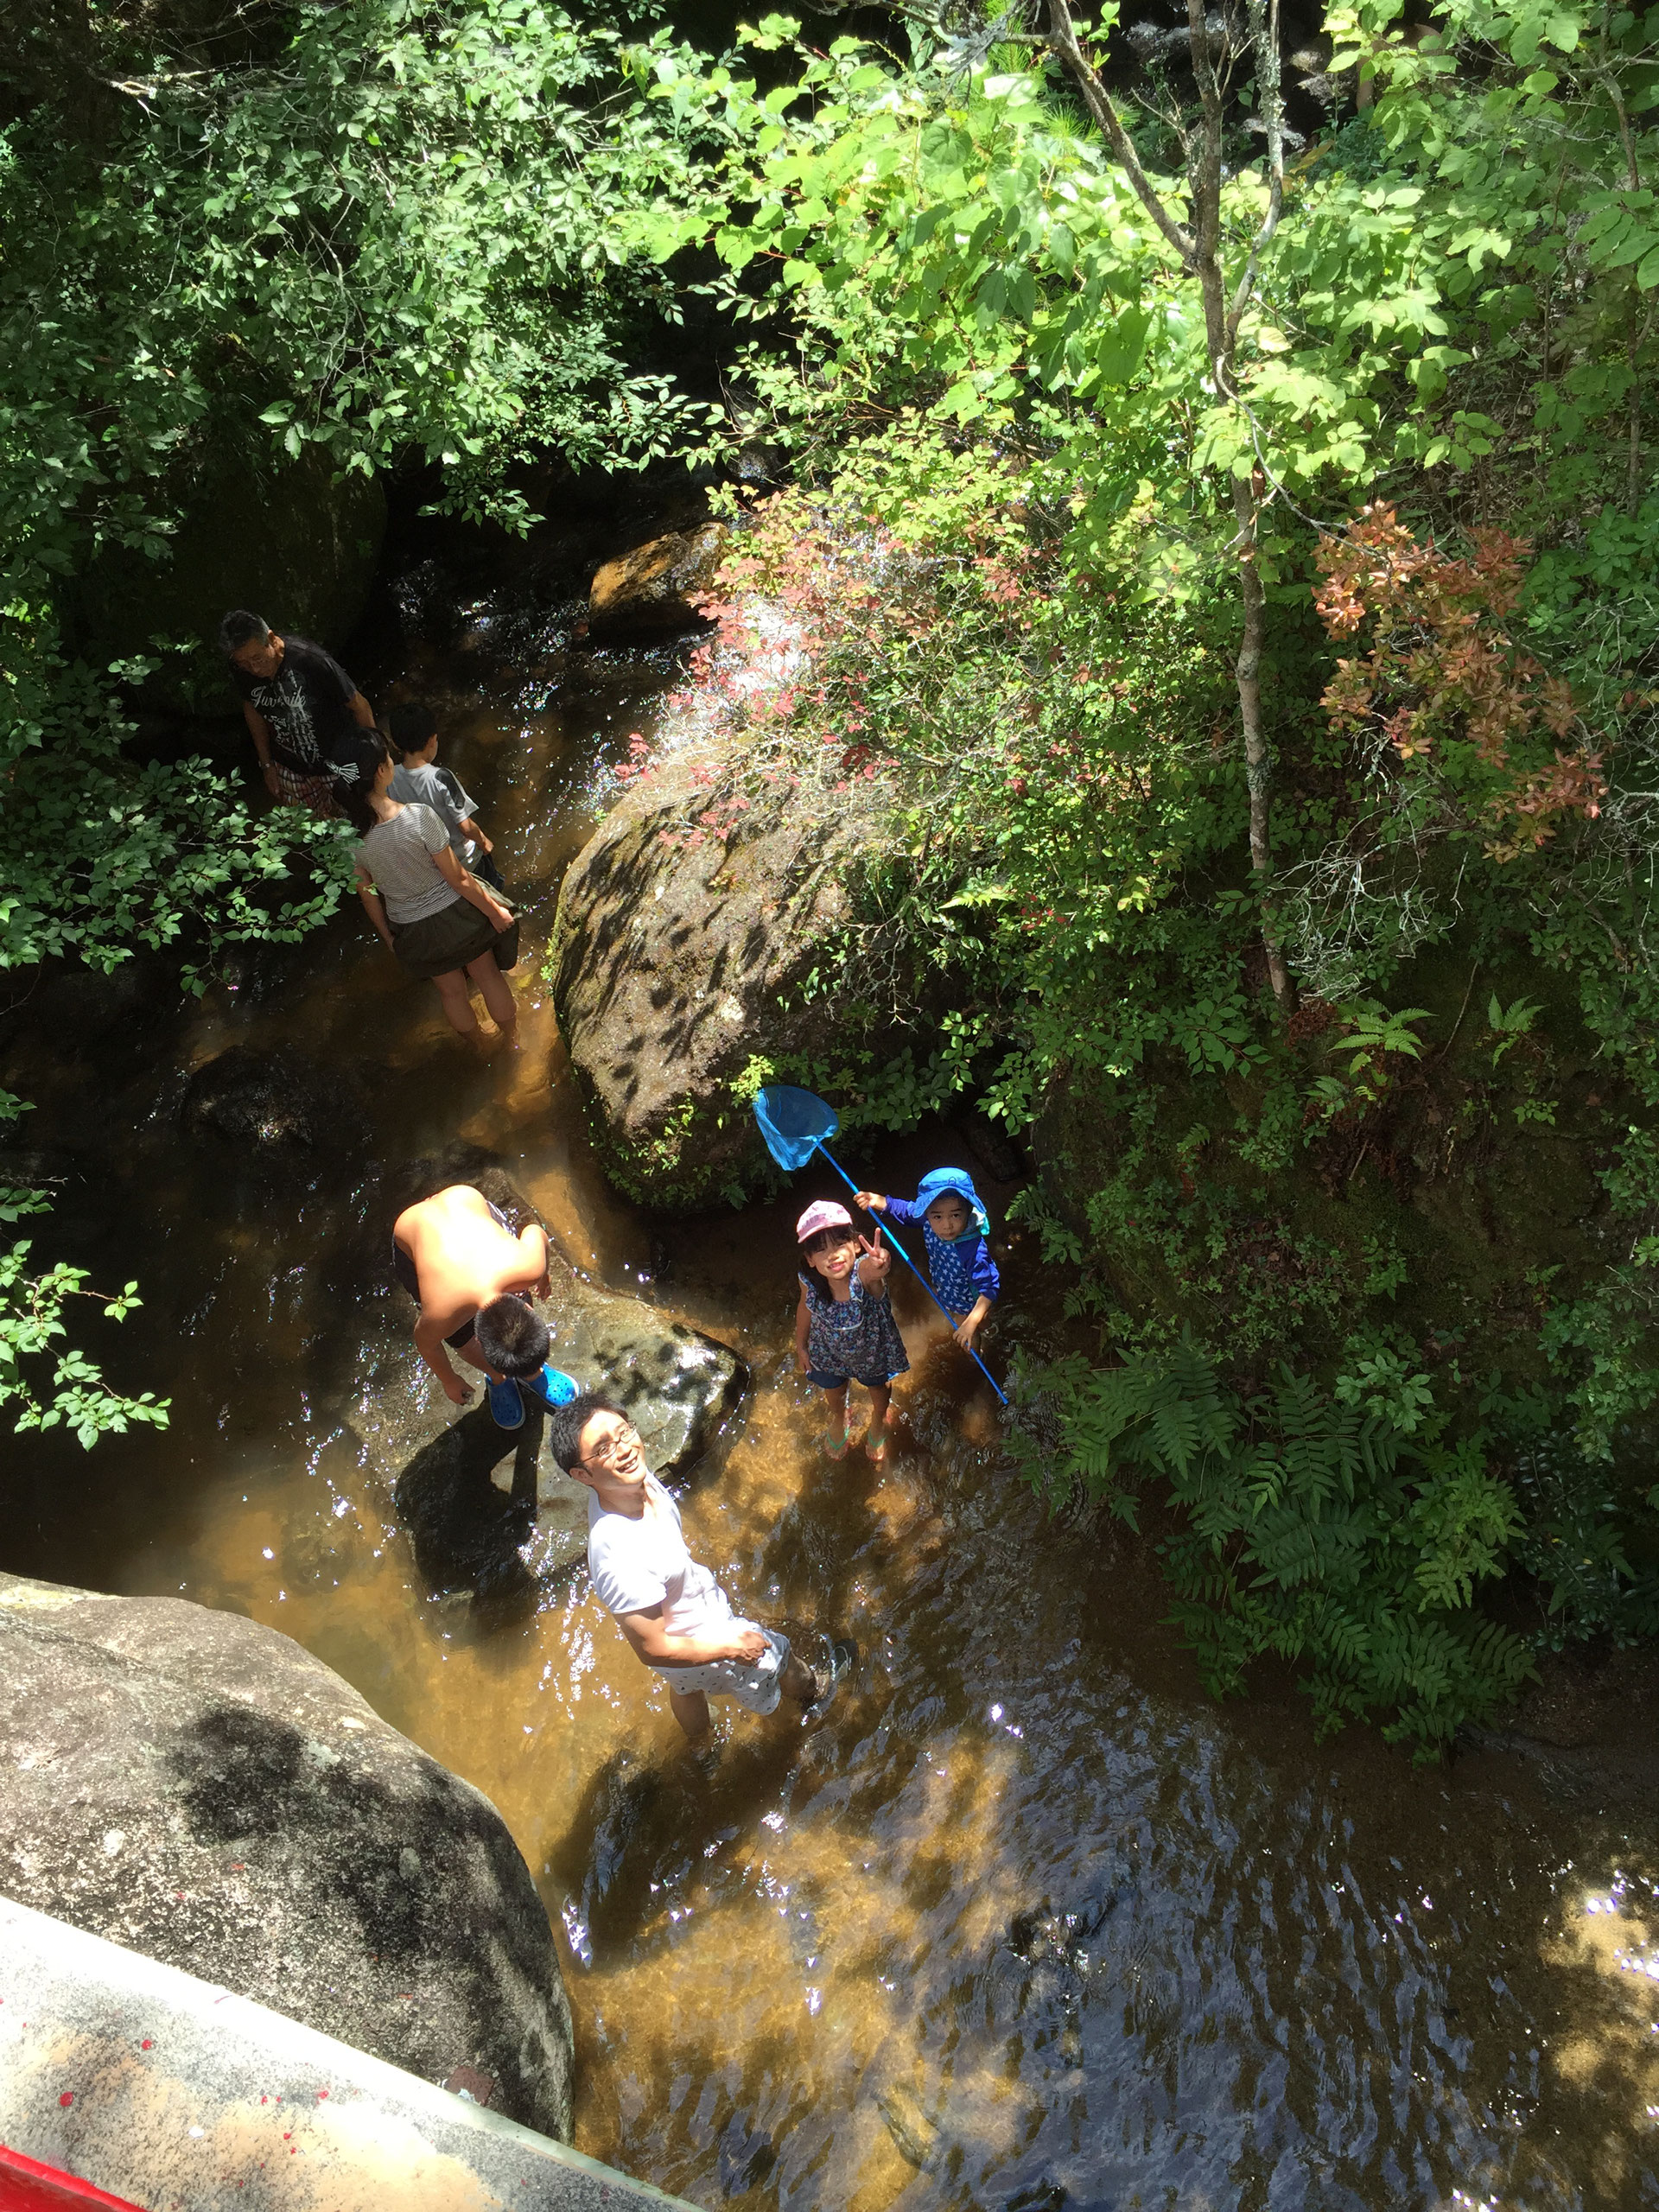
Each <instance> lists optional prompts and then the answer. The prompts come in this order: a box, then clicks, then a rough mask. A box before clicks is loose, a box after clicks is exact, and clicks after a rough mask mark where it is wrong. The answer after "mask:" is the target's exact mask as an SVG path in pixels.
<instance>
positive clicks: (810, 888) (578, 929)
mask: <svg viewBox="0 0 1659 2212" xmlns="http://www.w3.org/2000/svg"><path fill="white" fill-rule="evenodd" d="M698 773H699V771H698V767H697V764H696V763H695V762H692V763H687V764H683V765H682V764H671V765H669V766H664V767H663V768H661V769H659V770H658V772H656V773H655V774H654V775H653V776H652V777H651V778H650V779H648V780H647V781H646V782H645V784H643V785H637V786H635V787H634V789H632V791H629V792H628V793H627V794H626V796H625V797H624V798H623V799H622V800H621V802H620V804H619V805H618V806H617V807H616V808H615V809H614V810H613V812H612V813H611V814H609V815H608V816H607V817H606V819H605V821H604V822H603V823H601V825H600V828H599V829H598V830H597V831H596V833H595V834H594V836H593V837H592V838H591V839H590V841H589V842H588V844H587V845H586V846H584V847H583V849H582V852H581V853H580V855H578V856H577V858H576V859H575V861H574V862H573V863H572V864H571V867H570V869H569V873H568V874H567V875H566V877H565V879H564V884H563V889H562V891H561V893H560V895H559V907H558V915H557V918H556V922H555V925H554V931H553V938H552V943H551V946H550V952H549V960H548V974H549V976H550V978H551V981H552V986H553V1003H554V1009H555V1012H556V1014H557V1016H558V1022H559V1027H560V1030H561V1031H562V1033H563V1037H564V1040H565V1044H566V1046H567V1048H568V1049H569V1054H570V1062H571V1066H572V1068H573V1070H574V1071H575V1076H576V1079H577V1082H578V1083H579V1084H580V1085H581V1087H582V1096H583V1102H584V1104H585V1105H586V1107H587V1110H588V1127H589V1129H590V1131H591V1133H592V1135H593V1137H594V1142H595V1144H596V1145H597V1147H598V1148H599V1150H600V1153H601V1157H602V1158H603V1160H604V1162H605V1166H606V1172H607V1174H608V1175H609V1176H610V1178H611V1179H612V1181H613V1182H614V1183H615V1184H616V1185H617V1187H618V1188H619V1189H620V1190H621V1191H623V1192H626V1194H627V1195H628V1196H629V1197H630V1198H634V1199H636V1200H638V1201H639V1202H640V1203H641V1204H643V1205H654V1206H661V1207H690V1206H695V1205H702V1204H706V1203H708V1202H709V1201H711V1200H713V1199H715V1198H719V1197H720V1196H721V1193H722V1192H724V1191H725V1190H727V1189H728V1187H729V1186H732V1185H736V1184H739V1183H741V1182H742V1181H744V1180H746V1179H748V1178H750V1177H751V1176H753V1173H755V1171H756V1170H758V1169H759V1168H760V1166H761V1161H762V1154H761V1150H760V1140H759V1138H758V1136H757V1135H756V1134H755V1128H754V1121H753V1116H752V1115H751V1114H750V1112H749V1110H748V1108H747V1104H745V1103H742V1102H741V1100H739V1099H738V1098H737V1097H736V1096H734V1090H733V1085H734V1082H735V1081H736V1078H737V1077H740V1076H741V1074H742V1073H743V1072H744V1071H745V1069H746V1068H747V1065H748V1064H749V1062H750V1061H751V1060H752V1059H753V1057H754V1055H755V1052H756V1051H757V1049H758V1048H763V1049H764V1051H765V1052H766V1057H767V1058H768V1059H769V1060H771V1061H772V1063H773V1064H774V1065H777V1066H779V1067H782V1068H786V1067H787V1064H788V1063H789V1062H790V1060H791V1058H797V1059H800V1060H802V1061H804V1060H806V1059H808V1058H810V1057H812V1056H813V1055H815V1054H817V1055H825V1054H829V1053H833V1052H835V1051H836V1048H837V1046H838V1045H839V1044H840V1043H841V1042H842V1038H841V1036H840V1035H838V1033H837V1022H838V1020H840V1019H844V1018H845V1017H844V1015H843V1014H842V1009H841V1008H840V1007H838V1005H837V1002H836V997H835V995H834V994H833V993H825V994H824V995H820V996H815V997H814V998H813V999H812V1000H811V1001H810V1003H809V1002H807V1001H805V999H804V995H803V986H804V983H805V981H806V978H807V977H808V976H809V975H810V974H811V973H812V971H813V970H814V969H818V968H820V967H821V966H825V965H829V964H830V957H831V947H832V944H833V942H834V940H835V939H836V936H837V933H838V932H839V931H842V929H843V928H844V927H845V925H847V924H848V923H849V921H851V920H852V919H853V918H854V903H855V894H854V889H853V887H854V886H855V884H856V882H857V880H858V879H859V876H860V874H861V868H862V867H863V865H864V862H865V860H866V858H867V857H868V843H867V837H868V829H867V828H866V826H865V825H864V824H862V823H859V822H857V821H855V818H853V817H849V816H846V815H843V814H842V813H840V812H839V811H836V810H833V808H831V807H829V806H826V807H825V808H824V809H823V810H815V809H814V807H813V805H812V804H810V803H809V801H808V800H807V799H806V798H805V797H804V795H802V794H799V793H785V792H784V791H779V796H778V797H777V798H775V799H772V800H770V801H767V802H766V803H765V804H753V805H752V806H751V807H750V808H749V809H748V810H747V811H745V812H743V813H742V814H741V817H740V818H739V821H738V823H737V826H736V827H734V829H732V830H731V831H730V833H729V834H728V836H725V837H724V839H723V840H722V839H715V840H712V841H709V842H705V843H703V844H702V845H700V846H699V847H698V848H697V849H695V850H689V849H687V847H686V845H685V843H684V842H683V825H684V823H685V822H686V820H687V819H688V818H689V817H690V815H691V814H692V813H694V812H695V811H696V808H697V807H698V806H699V804H702V802H701V800H700V798H699V797H698V792H699V785H698V781H697V777H698ZM855 1041H856V1042H857V1043H858V1044H861V1045H862V1044H865V1043H870V1044H876V1043H879V1042H880V1039H878V1038H876V1037H874V1036H873V1035H872V1033H871V1031H870V1026H869V1020H868V1011H867V1012H866V1014H865V1015H864V1017H863V1019H862V1020H861V1024H860V1026H859V1030H858V1033H857V1036H856V1039H855Z"/></svg>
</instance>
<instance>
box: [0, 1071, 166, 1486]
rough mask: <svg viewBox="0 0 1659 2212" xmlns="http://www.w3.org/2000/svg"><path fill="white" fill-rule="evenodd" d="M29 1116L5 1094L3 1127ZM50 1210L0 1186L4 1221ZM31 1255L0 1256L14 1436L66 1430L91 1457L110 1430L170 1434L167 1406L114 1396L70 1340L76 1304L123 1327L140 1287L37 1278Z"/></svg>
mask: <svg viewBox="0 0 1659 2212" xmlns="http://www.w3.org/2000/svg"><path fill="white" fill-rule="evenodd" d="M28 1111H29V1103H28V1102H27V1101H26V1100H24V1099H21V1098H17V1097H15V1096H13V1095H12V1093H11V1092H10V1091H6V1090H0V1122H12V1121H16V1118H17V1116H19V1115H20V1114H23V1113H26V1112H28ZM50 1204H51V1201H50V1199H49V1198H48V1196H47V1194H46V1193H45V1192H43V1191H40V1190H28V1189H25V1190H14V1189H4V1188H0V1222H6V1223H11V1222H15V1221H17V1220H18V1219H20V1218H21V1217H22V1216H24V1215H26V1214H37V1213H44V1212H46V1211H48V1208H49V1206H50ZM32 1249H33V1247H32V1245H31V1243H30V1242H29V1239H28V1238H27V1237H21V1238H19V1239H18V1240H17V1241H16V1243H13V1244H12V1245H11V1247H10V1249H9V1250H4V1251H0V1407H10V1408H12V1410H13V1412H14V1413H15V1414H16V1419H15V1421H13V1423H12V1427H13V1429H14V1431H16V1433H22V1432H24V1431H26V1430H30V1429H48V1428H57V1427H64V1428H67V1430H68V1431H69V1432H70V1433H71V1434H72V1435H73V1436H74V1437H76V1438H77V1439H78V1440H79V1442H80V1444H81V1445H82V1446H84V1447H85V1448H86V1450H88V1451H90V1450H91V1448H92V1446H93V1445H94V1444H95V1443H96V1442H97V1441H98V1440H99V1437H100V1436H102V1435H105V1434H106V1433H109V1432H110V1431H111V1430H114V1431H115V1433H117V1434H118V1435H119V1434H124V1433H125V1431H126V1429H127V1427H128V1425H129V1423H130V1422H134V1421H139V1422H148V1423H149V1424H150V1425H151V1426H152V1427H157V1428H165V1427H166V1426H167V1414H168V1405H169V1404H170V1403H171V1401H170V1400H168V1399H162V1400H161V1401H159V1402H158V1401H157V1400H156V1395H155V1393H154V1392H153V1391H150V1390H146V1391H144V1392H143V1395H141V1396H139V1397H137V1398H131V1397H128V1396H126V1395H124V1394H123V1393H122V1392H120V1391H118V1390H112V1389H111V1388H110V1387H109V1385H108V1384H107V1383H105V1380H104V1377H103V1375H102V1373H101V1371H100V1370H99V1368H98V1367H96V1366H95V1365H94V1364H93V1363H92V1361H91V1360H90V1359H89V1358H88V1357H86V1353H85V1352H84V1351H80V1350H79V1347H78V1346H76V1345H74V1344H71V1343H69V1342H68V1325H67V1321H66V1320H65V1318H64V1316H65V1313H66V1312H67V1308H68V1302H69V1300H71V1299H72V1298H92V1299H97V1300H99V1302H100V1303H101V1304H102V1306H103V1309H104V1313H105V1318H106V1319H109V1320H112V1321H123V1320H124V1319H126V1317H127V1315H128V1314H129V1313H130V1312H131V1311H132V1308H133V1307H134V1306H139V1305H142V1304H143V1300H142V1299H140V1297H139V1296H138V1286H137V1283H136V1282H130V1283H128V1284H127V1285H126V1286H125V1287H124V1289H122V1290H121V1291H119V1292H118V1293H117V1294H115V1295H114V1296H107V1295H105V1294H104V1293H103V1292H100V1291H89V1290H88V1289H87V1288H86V1281H87V1274H86V1269H85V1268H71V1267H66V1266H64V1265H63V1264H62V1263H61V1262H60V1263H59V1264H57V1265H55V1266H52V1267H48V1268H46V1269H45V1270H44V1271H43V1272H42V1273H40V1274H32V1273H31V1272H30V1268H29V1254H30V1252H31V1250H32ZM41 1361H49V1362H50V1363H51V1377H50V1380H49V1382H47V1381H41V1380H39V1379H37V1378H38V1372H39V1367H38V1363H41Z"/></svg>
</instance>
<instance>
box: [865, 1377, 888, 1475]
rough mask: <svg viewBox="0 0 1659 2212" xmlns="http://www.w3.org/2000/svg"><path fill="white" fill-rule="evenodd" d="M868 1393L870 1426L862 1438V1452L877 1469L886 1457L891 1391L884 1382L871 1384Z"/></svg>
mask: <svg viewBox="0 0 1659 2212" xmlns="http://www.w3.org/2000/svg"><path fill="white" fill-rule="evenodd" d="M869 1391H870V1426H869V1428H868V1432H867V1433H866V1435H865V1438H864V1450H865V1452H866V1454H867V1455H868V1458H869V1459H872V1460H873V1461H874V1464H875V1465H877V1466H878V1467H879V1466H880V1465H881V1462H882V1461H883V1460H884V1459H886V1458H887V1415H888V1414H889V1413H890V1412H891V1410H892V1408H893V1391H892V1389H891V1387H890V1386H889V1385H888V1384H887V1383H871V1384H870V1386H869Z"/></svg>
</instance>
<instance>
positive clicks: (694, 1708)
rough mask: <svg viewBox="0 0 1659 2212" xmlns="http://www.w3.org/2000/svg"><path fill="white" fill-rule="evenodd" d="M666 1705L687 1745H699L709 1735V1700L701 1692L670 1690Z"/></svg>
mask: <svg viewBox="0 0 1659 2212" xmlns="http://www.w3.org/2000/svg"><path fill="white" fill-rule="evenodd" d="M668 1703H669V1709H670V1710H671V1713H673V1715H674V1718H675V1719H677V1721H678V1722H679V1724H680V1733H681V1734H682V1735H683V1737H684V1738H685V1740H686V1741H687V1743H688V1744H700V1743H701V1742H702V1739H703V1738H704V1737H705V1736H706V1735H707V1734H708V1733H709V1700H708V1699H707V1698H706V1697H705V1696H704V1695H703V1694H702V1691H701V1690H684V1691H682V1690H676V1689H671V1690H670V1692H669V1694H668Z"/></svg>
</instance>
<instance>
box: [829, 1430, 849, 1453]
mask: <svg viewBox="0 0 1659 2212" xmlns="http://www.w3.org/2000/svg"><path fill="white" fill-rule="evenodd" d="M823 1456H824V1458H825V1459H845V1458H846V1457H847V1432H846V1430H845V1429H844V1428H843V1429H842V1432H841V1434H840V1435H839V1436H836V1435H835V1434H834V1433H832V1432H831V1431H829V1430H828V1429H826V1430H825V1431H824V1433H823Z"/></svg>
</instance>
